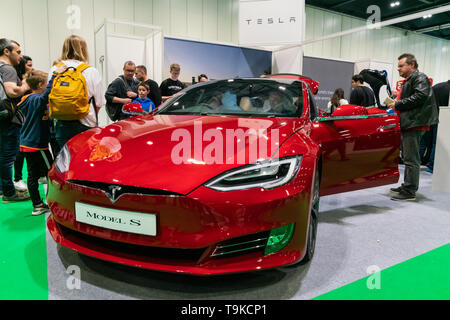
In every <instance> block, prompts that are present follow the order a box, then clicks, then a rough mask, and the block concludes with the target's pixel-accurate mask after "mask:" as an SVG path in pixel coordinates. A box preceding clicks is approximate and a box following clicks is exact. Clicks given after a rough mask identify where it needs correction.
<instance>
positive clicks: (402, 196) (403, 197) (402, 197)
mask: <svg viewBox="0 0 450 320" xmlns="http://www.w3.org/2000/svg"><path fill="white" fill-rule="evenodd" d="M391 200H394V201H416V195H414V194H410V193H408V192H405V191H401V192H400V193H399V194H396V195H394V196H392V197H391Z"/></svg>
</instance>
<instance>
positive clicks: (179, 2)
mask: <svg viewBox="0 0 450 320" xmlns="http://www.w3.org/2000/svg"><path fill="white" fill-rule="evenodd" d="M187 29H188V25H187V0H170V34H172V35H174V36H183V35H185V34H186V30H187Z"/></svg>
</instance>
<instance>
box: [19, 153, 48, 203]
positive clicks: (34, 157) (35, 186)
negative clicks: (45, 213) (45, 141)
mask: <svg viewBox="0 0 450 320" xmlns="http://www.w3.org/2000/svg"><path fill="white" fill-rule="evenodd" d="M24 155H25V159H26V160H27V170H28V180H27V185H28V192H29V193H30V197H31V201H32V202H33V206H34V207H36V206H38V205H40V204H42V203H43V202H42V198H41V195H40V194H39V182H38V180H39V178H40V177H41V174H42V171H43V165H45V167H44V168H45V170H46V171H47V172H48V170H50V167H51V165H52V164H53V157H52V154H51V153H50V151H48V150H45V151H36V152H24Z"/></svg>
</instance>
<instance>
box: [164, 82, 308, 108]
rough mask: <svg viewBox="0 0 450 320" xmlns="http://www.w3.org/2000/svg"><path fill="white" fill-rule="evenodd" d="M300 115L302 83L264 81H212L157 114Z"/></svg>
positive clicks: (185, 93)
mask: <svg viewBox="0 0 450 320" xmlns="http://www.w3.org/2000/svg"><path fill="white" fill-rule="evenodd" d="M302 113H303V96H302V83H301V82H300V81H294V82H287V81H286V82H283V81H277V80H263V79H249V80H243V79H236V80H220V81H214V82H212V83H209V84H206V85H200V86H196V87H193V88H191V89H188V90H186V91H185V92H183V93H181V94H180V95H179V96H178V97H175V98H174V99H172V100H171V101H170V102H169V103H168V104H167V105H165V106H163V107H162V108H160V110H158V111H157V114H183V115H237V116H248V117H252V116H253V117H298V116H300V115H302Z"/></svg>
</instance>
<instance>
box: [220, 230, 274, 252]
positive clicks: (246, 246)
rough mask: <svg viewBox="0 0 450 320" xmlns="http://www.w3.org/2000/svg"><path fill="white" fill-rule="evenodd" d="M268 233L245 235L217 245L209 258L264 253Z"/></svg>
mask: <svg viewBox="0 0 450 320" xmlns="http://www.w3.org/2000/svg"><path fill="white" fill-rule="evenodd" d="M269 235H270V231H265V232H260V233H256V234H251V235H247V236H244V237H239V238H235V239H231V240H227V241H224V242H221V243H219V244H218V245H217V246H216V248H215V249H214V251H213V253H212V254H211V257H214V258H222V257H229V256H236V255H242V254H247V253H252V252H258V251H264V249H265V247H266V244H267V239H268V238H269Z"/></svg>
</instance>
